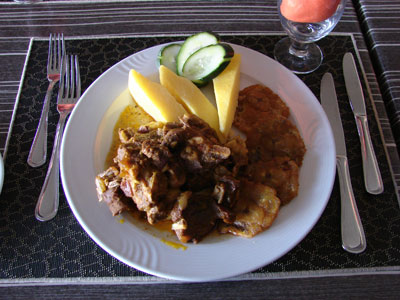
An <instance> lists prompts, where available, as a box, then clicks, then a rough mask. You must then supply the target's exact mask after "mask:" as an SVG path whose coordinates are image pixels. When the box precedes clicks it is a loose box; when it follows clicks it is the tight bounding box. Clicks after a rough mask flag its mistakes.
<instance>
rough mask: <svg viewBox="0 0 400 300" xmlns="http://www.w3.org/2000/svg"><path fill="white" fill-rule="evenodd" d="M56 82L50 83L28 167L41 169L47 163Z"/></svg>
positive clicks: (30, 152)
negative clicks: (49, 121) (48, 135)
mask: <svg viewBox="0 0 400 300" xmlns="http://www.w3.org/2000/svg"><path fill="white" fill-rule="evenodd" d="M56 82H57V81H56V80H52V81H50V84H49V87H48V88H47V92H46V96H45V97H44V103H43V108H42V114H41V115H40V120H39V125H38V128H37V129H36V134H35V138H34V139H33V143H32V146H31V150H30V151H29V155H28V165H30V166H31V167H34V168H36V167H40V166H42V165H44V163H45V162H46V156H47V126H48V125H47V123H48V115H49V109H50V99H51V94H52V92H53V87H54V85H55V84H56Z"/></svg>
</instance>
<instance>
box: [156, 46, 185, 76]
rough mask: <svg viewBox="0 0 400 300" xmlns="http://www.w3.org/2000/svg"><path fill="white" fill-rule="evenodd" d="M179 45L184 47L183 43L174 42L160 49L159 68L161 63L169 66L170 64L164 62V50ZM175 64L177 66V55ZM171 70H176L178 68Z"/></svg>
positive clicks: (158, 56)
mask: <svg viewBox="0 0 400 300" xmlns="http://www.w3.org/2000/svg"><path fill="white" fill-rule="evenodd" d="M177 46H179V47H182V43H172V44H169V45H167V46H165V47H163V48H161V49H160V51H159V52H158V55H157V68H159V67H160V66H161V65H165V66H166V67H168V64H165V63H163V60H164V59H165V55H164V51H165V50H167V49H168V48H170V47H177ZM178 52H179V51H178ZM175 66H176V56H175ZM171 70H172V71H174V72H176V68H174V69H171Z"/></svg>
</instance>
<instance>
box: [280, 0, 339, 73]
mask: <svg viewBox="0 0 400 300" xmlns="http://www.w3.org/2000/svg"><path fill="white" fill-rule="evenodd" d="M283 1H286V2H287V1H290V2H291V3H292V4H293V3H296V1H293V0H278V13H279V17H280V20H281V23H282V26H283V28H284V29H285V31H286V32H287V34H288V36H289V37H287V38H284V39H282V40H280V41H279V42H278V43H277V44H276V45H275V49H274V56H275V59H276V60H277V61H279V62H280V63H281V64H282V65H284V66H286V67H287V68H288V69H290V70H292V71H293V72H294V73H297V74H307V73H311V72H313V71H314V70H316V69H317V68H318V67H319V66H320V65H321V63H322V59H323V54H322V51H321V49H320V48H319V47H318V45H316V44H314V42H316V41H318V40H320V39H322V38H323V37H325V36H326V35H328V34H329V32H331V31H332V30H333V28H334V27H335V26H336V24H337V23H338V22H339V20H340V18H341V17H342V15H343V12H344V9H345V6H346V0H336V2H335V0H323V1H319V2H320V3H323V2H325V3H326V2H328V1H333V2H334V3H333V5H337V8H336V10H334V12H333V13H332V14H331V15H330V16H327V18H326V19H324V20H322V21H320V20H317V21H315V18H314V20H311V19H312V17H308V16H307V15H306V18H305V20H307V18H311V19H310V20H311V22H307V21H306V22H299V21H297V22H296V20H295V21H292V20H289V19H287V18H286V17H285V16H284V15H283V14H282V11H281V4H282V2H283ZM297 2H298V3H299V5H304V3H307V1H300V0H298V1H297ZM310 2H313V3H314V4H315V3H317V2H318V1H316V0H314V1H310ZM336 3H337V4H336ZM306 8H307V7H304V6H303V7H302V9H303V10H305V9H306ZM310 10H311V11H312V10H313V8H310ZM308 14H309V16H311V13H310V11H309V12H308ZM303 19H304V18H303Z"/></svg>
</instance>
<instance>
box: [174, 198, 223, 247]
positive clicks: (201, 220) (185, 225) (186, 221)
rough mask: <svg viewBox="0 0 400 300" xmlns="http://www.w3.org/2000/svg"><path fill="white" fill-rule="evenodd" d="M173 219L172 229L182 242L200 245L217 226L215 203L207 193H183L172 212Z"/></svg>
mask: <svg viewBox="0 0 400 300" xmlns="http://www.w3.org/2000/svg"><path fill="white" fill-rule="evenodd" d="M171 217H172V222H173V224H172V229H173V230H174V231H175V234H176V235H177V237H178V239H179V240H180V241H181V242H183V243H187V242H193V243H198V242H199V241H200V240H201V239H202V238H203V237H204V236H205V235H206V234H208V233H209V232H210V231H211V230H212V229H213V228H214V226H215V223H216V220H217V212H216V209H215V201H214V199H213V198H212V197H211V196H210V193H207V192H206V193H202V192H199V193H192V192H190V191H186V192H183V193H182V194H181V195H180V196H179V198H178V200H177V202H176V203H175V206H174V208H173V209H172V211H171Z"/></svg>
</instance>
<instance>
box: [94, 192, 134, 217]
mask: <svg viewBox="0 0 400 300" xmlns="http://www.w3.org/2000/svg"><path fill="white" fill-rule="evenodd" d="M101 201H104V202H105V203H106V204H107V206H108V208H109V209H110V211H111V214H112V215H113V216H116V215H119V214H121V213H123V212H124V211H129V210H132V209H133V206H132V205H128V204H129V200H128V199H127V198H126V197H124V196H123V194H122V193H121V190H120V189H118V187H113V188H109V189H107V190H106V191H105V192H104V193H102V194H101ZM131 202H132V200H131Z"/></svg>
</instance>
